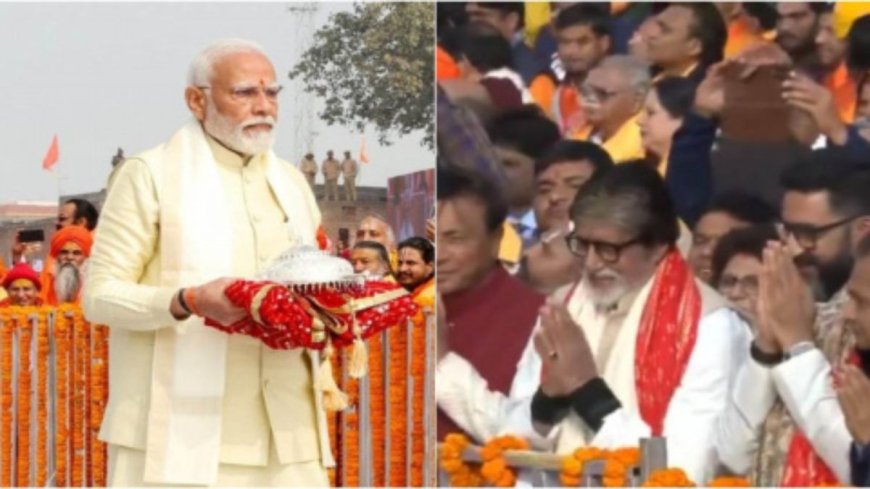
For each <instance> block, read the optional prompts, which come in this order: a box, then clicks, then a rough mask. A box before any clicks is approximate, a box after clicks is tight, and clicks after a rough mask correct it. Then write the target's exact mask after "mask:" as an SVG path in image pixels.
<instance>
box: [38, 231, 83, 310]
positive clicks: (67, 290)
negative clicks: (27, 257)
mask: <svg viewBox="0 0 870 489" xmlns="http://www.w3.org/2000/svg"><path fill="white" fill-rule="evenodd" d="M92 244H93V235H92V234H91V232H90V231H88V230H87V228H84V227H82V226H66V227H64V228H63V229H61V230H60V231H58V232H56V233H55V234H54V236H52V238H51V248H50V250H49V255H50V256H51V258H52V260H54V263H55V266H54V272H53V273H48V274H47V275H46V279H47V280H46V282H47V283H46V284H45V285H46V286H45V289H46V290H43V292H42V294H43V295H42V298H43V301H44V302H45V304H47V305H50V306H57V305H60V304H65V303H72V304H79V303H80V299H81V291H82V284H83V283H84V277H85V270H86V264H87V260H88V257H89V256H90V254H91V246H92Z"/></svg>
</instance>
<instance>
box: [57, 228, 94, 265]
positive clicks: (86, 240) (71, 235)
mask: <svg viewBox="0 0 870 489" xmlns="http://www.w3.org/2000/svg"><path fill="white" fill-rule="evenodd" d="M69 242H73V243H75V244H77V245H79V247H80V248H81V249H82V253H84V255H85V256H91V245H93V244H94V238H93V236H92V235H91V232H90V231H88V230H87V229H85V228H83V227H81V226H67V227H65V228H63V229H61V230H60V231H58V232H57V233H55V234H54V237H52V238H51V257H52V258H57V255H58V254H59V253H60V250H61V248H63V247H64V246H65V245H66V244H67V243H69Z"/></svg>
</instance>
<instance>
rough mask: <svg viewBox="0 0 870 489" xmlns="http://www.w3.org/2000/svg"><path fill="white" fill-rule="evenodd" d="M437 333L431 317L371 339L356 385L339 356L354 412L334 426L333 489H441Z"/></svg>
mask: <svg viewBox="0 0 870 489" xmlns="http://www.w3.org/2000/svg"><path fill="white" fill-rule="evenodd" d="M435 333H436V328H435V324H434V316H433V315H432V314H425V315H424V316H423V317H418V318H417V320H416V321H414V322H411V321H409V322H408V323H407V324H406V325H399V326H396V327H393V328H390V329H388V330H387V331H385V332H383V333H381V334H380V335H377V336H374V337H372V338H370V339H369V340H368V342H367V344H368V360H369V372H368V375H367V376H365V377H363V378H362V379H359V380H355V379H352V378H351V377H350V376H349V375H348V373H347V371H346V369H345V368H344V366H346V365H347V363H348V361H349V356H350V352H349V351H347V350H345V351H342V354H341V355H336V357H335V359H334V361H335V363H334V365H333V367H334V368H335V369H336V371H337V372H341V374H340V379H339V384H340V387H341V388H342V390H343V391H344V392H346V393H347V394H348V395H349V396H350V398H351V406H350V407H349V408H348V409H345V410H344V411H342V412H339V413H333V414H330V418H329V419H330V439H331V445H332V447H333V453H334V454H335V455H336V462H337V466H336V469H335V470H334V471H331V473H330V479H331V482H332V485H333V486H340V487H357V486H363V487H367V486H371V487H387V486H389V487H406V486H411V487H431V486H435V485H436V484H437V478H438V468H437V463H438V460H437V449H436V448H437V447H436V446H435V442H434V436H435V433H436V407H435V365H436V362H437V360H436V351H435V345H436V339H435Z"/></svg>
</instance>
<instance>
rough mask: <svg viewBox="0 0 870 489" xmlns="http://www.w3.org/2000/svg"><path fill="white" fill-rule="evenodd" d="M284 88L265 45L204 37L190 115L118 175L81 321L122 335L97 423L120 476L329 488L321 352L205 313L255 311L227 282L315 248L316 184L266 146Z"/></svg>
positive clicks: (115, 343) (193, 70)
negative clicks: (280, 346) (231, 329)
mask: <svg viewBox="0 0 870 489" xmlns="http://www.w3.org/2000/svg"><path fill="white" fill-rule="evenodd" d="M280 90H281V86H280V85H278V82H277V80H276V77H275V70H274V67H273V65H272V63H271V62H270V60H269V58H268V57H267V56H266V54H265V53H264V52H263V50H262V49H261V48H260V47H259V46H257V45H256V44H254V43H252V42H250V41H244V40H235V39H233V40H224V41H219V42H216V43H214V44H212V45H210V46H209V47H207V48H206V49H205V50H203V51H202V52H200V53H199V54H198V55H197V56H196V58H195V59H194V60H193V63H192V64H191V67H190V72H189V76H188V86H187V88H186V89H185V92H184V95H185V101H186V103H187V106H188V108H189V109H190V112H191V114H192V116H193V118H192V119H191V121H190V122H189V123H187V124H186V125H184V126H183V127H182V128H180V129H179V130H178V131H177V132H176V133H175V134H174V135H173V136H172V137H171V138H170V139H169V140H168V141H167V142H165V143H164V144H162V145H160V146H158V147H156V148H154V149H151V150H149V151H146V152H144V153H142V154H140V155H138V156H135V157H133V158H130V159H128V160H127V161H126V162H125V163H124V165H123V166H121V167H120V169H119V171H118V173H117V175H116V176H115V178H114V179H113V183H112V185H111V187H110V189H109V194H108V196H107V199H106V203H105V206H104V208H103V215H102V218H101V221H100V226H99V229H98V230H97V239H96V244H95V246H94V250H93V254H92V256H91V259H90V264H89V267H90V270H89V277H88V282H87V283H86V284H85V292H84V299H83V305H84V309H85V315H86V317H87V318H88V319H89V320H90V321H92V322H94V323H103V324H107V325H109V326H110V327H111V328H112V332H111V340H110V341H111V350H112V355H111V359H110V362H111V364H110V368H109V371H110V372H111V375H110V386H109V391H110V396H109V402H108V406H107V409H106V414H105V416H104V419H103V424H102V427H101V431H100V439H101V440H103V441H106V442H107V443H108V444H109V474H108V483H109V484H110V485H113V486H141V485H150V484H168V485H181V484H184V485H195V486H206V485H208V486H211V485H232V486H326V485H327V484H328V482H329V481H328V477H327V474H326V468H327V467H329V466H332V465H333V464H334V462H333V459H332V455H331V453H330V447H329V438H328V433H327V430H326V417H325V413H324V412H323V409H322V399H321V395H320V392H318V391H316V390H315V382H314V381H313V379H312V372H316V371H317V368H316V367H317V361H318V358H317V355H316V353H313V352H309V351H306V350H303V349H296V350H289V351H286V350H272V349H270V348H268V347H265V346H264V345H262V344H261V343H260V342H259V341H258V340H255V339H253V338H250V337H248V336H244V335H231V336H230V335H226V334H224V333H221V332H219V331H218V330H216V329H214V328H209V327H206V326H205V325H204V322H203V318H205V317H208V318H210V319H213V320H215V321H218V322H220V323H223V324H231V323H234V322H235V321H237V320H239V319H242V318H243V317H244V316H245V312H244V311H243V310H242V309H240V308H237V307H235V306H234V305H233V304H232V303H230V302H229V300H228V299H227V298H226V297H225V295H224V289H225V288H226V287H227V286H228V285H229V284H230V283H231V282H232V280H233V279H230V278H226V277H239V278H253V277H254V276H255V275H256V274H257V273H258V272H260V271H261V270H263V269H264V268H265V267H266V266H268V265H269V264H270V262H271V261H272V260H273V259H274V258H275V257H276V256H277V255H279V254H280V253H281V252H283V251H285V250H286V249H288V248H290V247H292V246H294V245H300V244H306V245H311V246H316V230H317V229H318V226H319V225H320V211H319V210H318V208H317V204H316V202H315V200H314V196H313V194H312V192H311V188H310V186H309V185H308V183H307V181H306V179H305V177H304V176H303V175H302V173H301V172H300V171H299V170H298V169H297V168H295V166H294V165H291V164H288V163H287V162H285V161H283V160H280V159H278V158H277V157H276V156H275V154H274V153H273V152H272V151H271V148H272V141H273V137H274V126H275V123H276V118H277V115H278V95H279V92H280Z"/></svg>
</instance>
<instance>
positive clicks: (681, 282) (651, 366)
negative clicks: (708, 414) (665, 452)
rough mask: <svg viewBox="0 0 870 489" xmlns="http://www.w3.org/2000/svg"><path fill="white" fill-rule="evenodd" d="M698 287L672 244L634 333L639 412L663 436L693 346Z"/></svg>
mask: <svg viewBox="0 0 870 489" xmlns="http://www.w3.org/2000/svg"><path fill="white" fill-rule="evenodd" d="M700 318H701V291H700V290H698V285H697V284H696V283H695V277H694V276H693V275H692V272H691V270H690V269H689V266H688V265H687V264H686V261H685V260H683V258H682V257H681V256H680V254H679V252H678V251H677V250H676V249H673V250H671V251H670V252H668V254H667V256H665V258H664V259H663V260H662V263H661V264H660V265H659V268H658V271H657V273H656V277H655V279H654V282H653V285H652V290H651V291H650V294H649V297H648V298H647V301H646V305H645V306H644V310H643V315H642V316H641V319H640V328H639V330H638V334H637V344H636V347H635V349H636V352H635V365H634V369H635V386H636V389H637V402H638V407H639V409H640V414H641V417H642V418H643V420H644V421H646V423H647V424H648V425H649V426H650V428H651V429H652V433H653V435H654V436H661V434H662V428H663V425H664V420H665V413H667V410H668V405H669V404H670V402H671V397H673V395H674V391H676V390H677V386H679V385H680V380H681V379H682V378H683V373H684V372H685V371H686V365H687V364H688V363H689V357H690V356H691V355H692V350H693V349H694V348H695V339H696V337H697V332H698V322H699V320H700Z"/></svg>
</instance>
